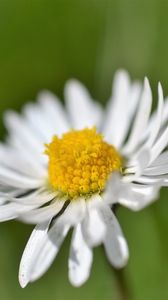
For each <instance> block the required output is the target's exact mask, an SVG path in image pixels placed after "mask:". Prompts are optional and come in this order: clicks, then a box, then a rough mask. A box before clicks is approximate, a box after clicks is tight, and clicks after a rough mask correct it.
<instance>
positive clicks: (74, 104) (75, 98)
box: [65, 80, 102, 129]
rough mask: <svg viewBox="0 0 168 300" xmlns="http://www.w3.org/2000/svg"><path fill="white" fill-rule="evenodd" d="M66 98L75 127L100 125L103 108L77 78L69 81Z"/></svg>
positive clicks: (66, 87)
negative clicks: (94, 100)
mask: <svg viewBox="0 0 168 300" xmlns="http://www.w3.org/2000/svg"><path fill="white" fill-rule="evenodd" d="M65 100H66V106H67V110H68V113H69V115H70V118H71V121H72V127H73V128H75V129H83V128H85V127H92V126H97V127H99V125H100V120H101V115H102V110H101V108H100V106H99V104H98V103H96V102H93V101H92V99H91V97H90V95H89V93H88V91H87V90H86V88H85V87H84V86H83V85H82V84H80V83H79V82H78V81H77V80H71V81H69V82H67V84H66V86H65Z"/></svg>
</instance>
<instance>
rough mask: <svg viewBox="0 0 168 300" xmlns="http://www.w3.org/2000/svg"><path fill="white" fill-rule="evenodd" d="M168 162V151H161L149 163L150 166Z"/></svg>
mask: <svg viewBox="0 0 168 300" xmlns="http://www.w3.org/2000/svg"><path fill="white" fill-rule="evenodd" d="M167 163H168V151H164V152H163V153H161V154H160V155H159V156H158V157H157V158H156V159H155V161H154V162H153V163H152V164H151V167H157V166H160V165H164V164H167Z"/></svg>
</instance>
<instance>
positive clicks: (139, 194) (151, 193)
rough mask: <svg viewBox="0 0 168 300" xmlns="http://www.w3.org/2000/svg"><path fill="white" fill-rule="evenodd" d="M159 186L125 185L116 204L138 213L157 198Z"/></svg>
mask: <svg viewBox="0 0 168 300" xmlns="http://www.w3.org/2000/svg"><path fill="white" fill-rule="evenodd" d="M159 189H160V185H159V184H155V185H143V184H139V185H138V184H137V185H136V184H133V183H132V184H127V187H126V188H125V190H124V189H123V191H122V192H121V193H120V196H119V198H118V202H119V203H120V204H121V205H124V206H126V207H128V208H129V209H132V210H134V211H138V210H141V209H143V208H144V207H146V206H147V205H149V204H150V203H152V202H153V201H155V200H156V198H157V197H158V193H159Z"/></svg>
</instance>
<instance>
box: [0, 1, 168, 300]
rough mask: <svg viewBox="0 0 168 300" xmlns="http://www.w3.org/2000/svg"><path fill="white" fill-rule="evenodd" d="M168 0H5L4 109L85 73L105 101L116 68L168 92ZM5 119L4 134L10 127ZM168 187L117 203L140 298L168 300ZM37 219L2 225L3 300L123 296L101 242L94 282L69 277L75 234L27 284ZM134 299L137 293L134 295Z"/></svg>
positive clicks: (0, 24)
mask: <svg viewBox="0 0 168 300" xmlns="http://www.w3.org/2000/svg"><path fill="white" fill-rule="evenodd" d="M167 12H168V1H166V0H146V1H145V0H127V1H126V0H125V1H124V0H85V1H84V0H69V1H68V0H48V1H47V0H29V1H28V0H27V1H26V0H14V1H12V0H0V45H1V46H0V116H1V117H2V113H3V111H4V110H5V109H8V108H14V109H20V108H21V106H22V105H23V104H24V102H25V101H26V100H29V99H35V96H36V94H37V93H38V91H40V90H41V89H50V90H52V91H54V92H56V93H57V94H58V95H59V96H62V95H63V85H64V83H65V81H66V80H67V79H68V78H71V77H75V78H78V79H80V80H81V81H82V82H83V83H84V84H86V86H87V87H88V88H89V90H90V91H91V94H92V95H93V97H94V98H97V99H99V100H100V101H102V102H104V103H105V102H106V99H107V98H108V96H109V94H110V90H111V82H112V77H113V74H114V72H115V70H116V69H117V68H120V67H122V68H126V69H128V71H129V72H130V74H131V76H132V77H133V78H134V77H136V78H140V79H143V77H144V76H145V75H147V76H148V77H149V79H150V81H151V83H152V88H153V90H154V96H155V97H156V91H157V81H158V80H160V81H161V82H162V83H163V87H164V91H165V93H168V81H167V76H168V64H167V53H168V39H167ZM0 124H1V135H3V133H4V128H3V125H2V118H1V121H0ZM167 195H168V193H167V192H166V191H165V190H163V191H162V193H161V197H160V198H161V200H160V201H158V202H156V203H154V204H153V205H152V206H151V207H149V208H147V209H145V210H144V211H142V212H139V213H133V212H130V211H128V210H126V209H124V208H120V209H119V212H118V216H119V220H120V222H121V224H122V227H123V230H124V233H125V235H126V237H127V239H128V243H129V247H130V261H129V264H128V266H127V267H126V269H125V270H124V276H125V280H126V282H127V285H128V287H129V290H130V293H131V295H132V299H134V300H142V299H143V300H149V299H151V300H155V299H156V300H158V299H168V238H167V232H168V217H167V211H168V203H167V199H166V198H167ZM31 230H32V227H31V226H28V225H24V224H19V223H17V222H9V223H4V224H1V226H0V237H1V242H0V299H1V300H15V299H25V300H26V299H27V300H28V299H32V300H33V299H41V300H45V299H47V300H50V299H58V300H67V299H68V300H69V299H73V300H77V299H81V300H82V299H86V298H87V299H92V300H99V299H101V300H102V299H103V300H111V299H114V300H117V299H120V288H119V286H118V283H117V280H116V278H115V276H114V272H113V271H112V269H111V267H110V266H109V265H108V263H107V261H106V259H105V256H104V253H103V251H102V248H101V247H100V248H98V249H95V257H94V265H93V269H92V274H91V277H90V280H89V281H88V282H87V283H86V284H85V285H84V286H83V287H81V288H80V289H75V288H73V287H71V286H70V284H69V283H68V279H67V277H68V276H67V258H68V246H69V240H70V237H69V239H67V241H66V242H65V244H64V246H63V249H61V252H60V253H59V256H58V258H57V260H56V261H55V262H54V264H53V266H52V267H51V269H50V270H49V271H48V273H46V274H45V276H44V277H43V278H41V279H40V280H39V281H38V282H36V283H33V284H31V285H29V286H28V287H27V288H26V289H24V290H22V289H21V288H20V286H19V284H18V281H17V272H18V266H19V261H20V257H21V254H22V251H23V249H24V245H25V243H26V241H27V239H28V236H29V234H30V232H31ZM129 300H131V299H129Z"/></svg>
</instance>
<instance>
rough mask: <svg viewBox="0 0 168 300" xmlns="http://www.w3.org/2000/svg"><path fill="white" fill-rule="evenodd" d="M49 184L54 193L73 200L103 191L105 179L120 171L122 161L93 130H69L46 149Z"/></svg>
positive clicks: (55, 137)
mask: <svg viewBox="0 0 168 300" xmlns="http://www.w3.org/2000/svg"><path fill="white" fill-rule="evenodd" d="M45 153H46V154H47V155H48V156H49V164H48V176H49V183H50V185H51V186H52V188H54V189H55V190H58V191H60V192H62V193H63V194H67V195H68V197H70V198H71V199H72V198H76V197H78V196H80V195H91V194H92V193H95V192H99V193H100V192H101V191H103V189H104V187H105V184H106V181H107V179H108V176H109V175H110V174H111V173H112V172H114V171H119V170H120V168H121V165H122V159H121V157H120V155H119V153H118V152H117V151H116V149H115V148H114V147H113V146H111V145H109V144H108V143H106V142H105V141H103V136H102V135H101V134H99V133H97V132H96V128H92V129H88V128H86V129H83V130H72V131H70V132H68V133H65V134H63V136H62V138H58V137H57V136H54V137H53V140H52V142H51V143H50V144H48V145H46V151H45Z"/></svg>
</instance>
